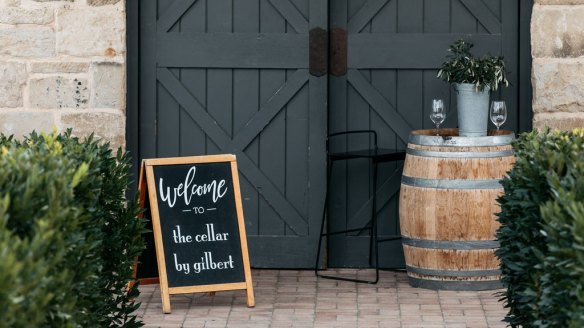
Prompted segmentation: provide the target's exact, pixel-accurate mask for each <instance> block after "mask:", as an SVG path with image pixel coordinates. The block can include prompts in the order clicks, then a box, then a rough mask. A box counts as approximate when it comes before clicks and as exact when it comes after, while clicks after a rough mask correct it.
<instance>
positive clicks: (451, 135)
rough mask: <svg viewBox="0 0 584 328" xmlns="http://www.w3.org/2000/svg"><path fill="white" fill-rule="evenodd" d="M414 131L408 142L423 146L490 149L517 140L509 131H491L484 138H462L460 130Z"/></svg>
mask: <svg viewBox="0 0 584 328" xmlns="http://www.w3.org/2000/svg"><path fill="white" fill-rule="evenodd" d="M438 134H439V135H438V136H437V135H436V129H427V130H414V131H412V132H411V133H410V137H409V140H408V142H409V143H410V144H415V145H423V146H445V147H488V146H502V145H508V144H510V143H511V142H512V141H513V140H514V139H515V133H513V131H509V130H500V131H497V130H489V131H488V134H487V136H484V137H461V136H459V135H458V129H439V130H438Z"/></svg>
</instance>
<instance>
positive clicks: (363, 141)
mask: <svg viewBox="0 0 584 328" xmlns="http://www.w3.org/2000/svg"><path fill="white" fill-rule="evenodd" d="M333 140H334V143H333ZM326 149H327V152H329V153H332V152H341V151H342V152H347V151H354V150H363V149H372V150H377V132H375V130H353V131H343V132H336V133H331V134H329V135H327V139H326Z"/></svg>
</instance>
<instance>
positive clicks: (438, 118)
mask: <svg viewBox="0 0 584 328" xmlns="http://www.w3.org/2000/svg"><path fill="white" fill-rule="evenodd" d="M430 119H431V120H432V122H434V124H436V135H439V134H438V129H440V124H442V122H444V120H445V119H446V112H445V111H444V101H442V99H433V100H432V112H430Z"/></svg>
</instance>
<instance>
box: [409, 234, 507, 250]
mask: <svg viewBox="0 0 584 328" xmlns="http://www.w3.org/2000/svg"><path fill="white" fill-rule="evenodd" d="M402 243H403V244H404V245H407V246H412V247H418V248H430V249H454V250H476V249H495V248H498V247H499V242H498V241H497V240H428V239H417V238H410V237H406V236H403V235H402Z"/></svg>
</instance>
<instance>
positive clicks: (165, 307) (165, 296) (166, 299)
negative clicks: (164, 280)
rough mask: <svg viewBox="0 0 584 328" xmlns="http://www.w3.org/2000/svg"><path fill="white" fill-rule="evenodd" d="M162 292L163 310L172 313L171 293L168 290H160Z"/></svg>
mask: <svg viewBox="0 0 584 328" xmlns="http://www.w3.org/2000/svg"><path fill="white" fill-rule="evenodd" d="M160 294H161V295H162V312H164V313H170V295H169V294H168V291H167V292H166V293H165V292H163V291H162V290H160Z"/></svg>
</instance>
